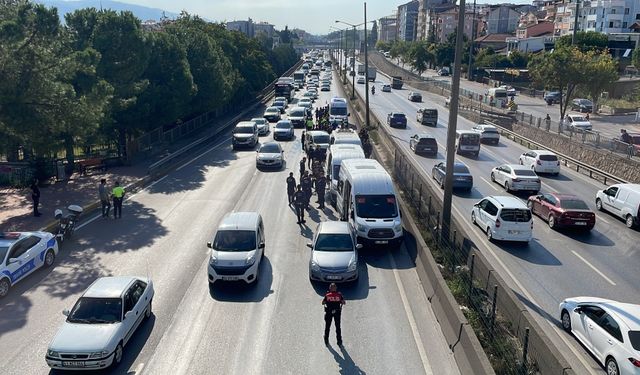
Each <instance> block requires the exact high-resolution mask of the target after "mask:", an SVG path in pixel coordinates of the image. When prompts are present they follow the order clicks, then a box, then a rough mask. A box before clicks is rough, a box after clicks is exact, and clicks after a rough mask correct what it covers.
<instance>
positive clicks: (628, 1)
mask: <svg viewBox="0 0 640 375" xmlns="http://www.w3.org/2000/svg"><path fill="white" fill-rule="evenodd" d="M580 15H581V19H580V20H579V22H580V30H584V31H597V32H600V33H606V34H610V33H626V32H629V30H630V29H629V28H630V27H631V25H633V24H634V23H635V22H636V21H640V2H639V1H637V0H598V1H585V2H583V3H582V9H581V11H580Z"/></svg>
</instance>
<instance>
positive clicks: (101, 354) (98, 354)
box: [89, 350, 109, 358]
mask: <svg viewBox="0 0 640 375" xmlns="http://www.w3.org/2000/svg"><path fill="white" fill-rule="evenodd" d="M107 355H109V352H108V351H106V350H103V351H101V352H94V353H91V355H90V356H89V358H102V357H106V356H107Z"/></svg>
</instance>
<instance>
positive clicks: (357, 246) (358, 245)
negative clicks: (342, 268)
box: [356, 243, 364, 250]
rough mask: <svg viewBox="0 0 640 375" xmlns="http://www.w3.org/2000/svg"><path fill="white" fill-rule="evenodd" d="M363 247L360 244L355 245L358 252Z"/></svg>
mask: <svg viewBox="0 0 640 375" xmlns="http://www.w3.org/2000/svg"><path fill="white" fill-rule="evenodd" d="M363 247H364V246H362V244H361V243H358V244H356V249H358V250H360V249H362V248H363Z"/></svg>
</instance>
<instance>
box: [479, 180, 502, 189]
mask: <svg viewBox="0 0 640 375" xmlns="http://www.w3.org/2000/svg"><path fill="white" fill-rule="evenodd" d="M480 179H481V180H482V181H484V182H486V183H487V185H489V186H490V187H491V188H492V189H493V190H495V191H502V190H501V189H498V188H497V187H496V184H495V183H493V182H491V181H489V180H487V179H486V178H484V177H480Z"/></svg>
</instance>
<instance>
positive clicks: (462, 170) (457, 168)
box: [453, 164, 469, 174]
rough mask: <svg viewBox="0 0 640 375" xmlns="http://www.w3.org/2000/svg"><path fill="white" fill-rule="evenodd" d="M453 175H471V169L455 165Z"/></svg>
mask: <svg viewBox="0 0 640 375" xmlns="http://www.w3.org/2000/svg"><path fill="white" fill-rule="evenodd" d="M453 173H465V174H468V173H469V168H467V167H466V166H464V165H459V164H454V165H453Z"/></svg>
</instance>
